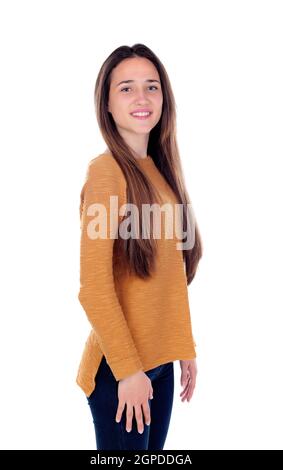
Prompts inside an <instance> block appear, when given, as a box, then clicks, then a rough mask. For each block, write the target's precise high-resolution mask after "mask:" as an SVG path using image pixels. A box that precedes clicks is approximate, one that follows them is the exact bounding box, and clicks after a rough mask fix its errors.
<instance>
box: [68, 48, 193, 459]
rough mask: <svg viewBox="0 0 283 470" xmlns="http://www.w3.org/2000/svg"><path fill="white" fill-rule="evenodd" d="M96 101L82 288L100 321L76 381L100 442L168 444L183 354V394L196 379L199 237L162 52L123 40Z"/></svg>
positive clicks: (85, 196)
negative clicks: (193, 313) (192, 294)
mask: <svg viewBox="0 0 283 470" xmlns="http://www.w3.org/2000/svg"><path fill="white" fill-rule="evenodd" d="M95 106H96V116H97V120H98V125H99V128H100V130H101V133H102V136H103V138H104V140H105V142H106V144H107V148H106V150H105V152H103V153H101V154H99V155H98V156H96V157H95V158H93V159H92V160H91V161H90V162H89V164H88V168H87V172H86V179H85V182H84V185H83V188H82V191H81V203H80V217H81V243H80V290H79V294H78V298H79V301H80V303H81V305H82V307H83V308H84V310H85V312H86V315H87V317H88V319H89V321H90V323H91V326H92V329H91V332H90V334H89V337H88V339H87V341H86V343H85V348H84V351H83V355H82V358H81V362H80V365H79V370H78V374H77V379H76V380H77V383H78V385H79V386H80V387H81V388H82V390H83V391H84V393H85V395H86V398H87V401H88V404H89V406H90V410H91V414H92V418H93V423H94V428H95V434H96V444H97V449H98V450H121V449H123V450H139V449H140V450H162V449H163V447H164V443H165V440H166V436H167V432H168V428H169V422H170V417H171V411H172V405H173V396H174V369H173V362H174V361H175V360H179V361H180V367H181V378H180V380H181V385H182V386H183V392H182V393H181V394H180V395H181V396H182V401H184V400H187V401H189V400H190V398H191V396H192V394H193V390H194V387H195V381H196V374H197V366H196V360H195V357H196V352H195V346H196V344H195V342H194V339H193V334H192V327H191V319H190V309H189V301H188V292H187V286H188V285H189V284H190V283H191V281H192V280H193V278H194V276H195V273H196V270H197V266H198V263H199V260H200V258H201V256H202V243H201V239H200V234H199V230H198V227H197V224H196V222H195V219H194V217H190V216H191V213H190V211H189V209H190V206H191V204H190V202H189V196H188V193H187V191H186V188H185V183H184V178H183V174H182V168H181V162H180V157H179V153H178V146H177V142H176V110H175V101H174V96H173V93H172V89H171V85H170V82H169V78H168V75H167V73H166V70H165V68H164V66H163V65H162V63H161V61H160V60H159V59H158V58H157V56H156V55H155V54H154V53H153V52H152V51H151V50H150V49H149V48H148V47H146V46H145V45H143V44H135V45H134V46H133V47H128V46H121V47H119V48H117V49H116V50H114V51H113V52H112V53H111V54H110V56H109V57H108V58H107V59H106V60H105V62H104V63H103V65H102V67H101V69H100V71H99V74H98V77H97V80H96V84H95ZM149 208H150V210H149ZM145 209H147V210H145ZM152 211H153V212H154V214H153V215H154V217H153V221H154V224H153V225H154V230H153V229H152V223H151V220H152V219H151V213H152ZM129 213H130V216H128V214H129ZM165 219H166V220H165ZM168 227H169V230H168ZM173 229H175V230H173ZM168 231H169V234H168ZM176 231H177V232H178V233H177V234H176V233H175V232H176ZM156 232H157V234H156ZM184 234H185V236H184ZM156 235H157V236H156ZM179 235H181V236H179Z"/></svg>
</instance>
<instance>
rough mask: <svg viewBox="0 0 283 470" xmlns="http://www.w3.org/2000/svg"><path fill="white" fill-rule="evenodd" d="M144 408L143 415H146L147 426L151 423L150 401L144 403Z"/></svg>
mask: <svg viewBox="0 0 283 470" xmlns="http://www.w3.org/2000/svg"><path fill="white" fill-rule="evenodd" d="M142 408H143V415H144V421H145V424H146V425H147V426H149V425H150V421H151V417H150V406H149V404H148V401H147V402H146V403H142Z"/></svg>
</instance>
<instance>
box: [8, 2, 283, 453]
mask: <svg viewBox="0 0 283 470" xmlns="http://www.w3.org/2000/svg"><path fill="white" fill-rule="evenodd" d="M282 16H283V15H282V2H280V1H272V0H268V1H260V0H257V1H251V0H244V1H243V0H237V1H227V0H225V1H210V0H209V1H201V0H198V1H175V2H169V1H164V0H163V1H162V2H161V1H158V2H156V1H155V2H153V1H148V0H144V1H143V2H140V3H135V2H133V1H127V0H124V1H122V2H116V1H115V2H114V1H109V0H108V1H107V2H96V1H70V0H69V1H62V0H56V1H51V0H49V1H28V0H26V1H25V2H20V1H2V2H1V7H0V18H1V19H0V44H1V64H0V65H1V75H0V80H1V86H0V94H1V96H0V101H1V106H0V113H1V116H0V119H1V122H0V125H1V139H0V146H1V148H0V152H1V173H0V174H1V181H0V189H1V219H2V224H1V263H0V265H1V296H0V302H1V305H0V312H1V325H0V335H1V336H0V346H1V350H0V358H1V400H0V415H1V419H0V426H1V429H0V431H1V444H0V445H1V448H2V449H95V435H94V429H93V423H92V418H91V415H90V410H89V408H88V404H87V402H86V398H85V396H84V394H83V392H82V390H81V389H80V388H79V387H78V385H77V384H76V383H75V378H76V373H77V368H78V364H79V360H80V357H81V354H82V350H83V346H84V342H85V340H86V338H87V335H88V333H89V331H90V325H89V323H88V320H87V318H86V316H85V313H84V311H83V309H82V307H81V306H80V304H79V302H78V299H77V294H78V289H79V237H80V226H79V196H80V190H81V187H82V184H83V181H84V177H85V172H86V166H87V164H88V162H89V160H90V159H92V158H94V157H95V156H96V155H98V154H99V152H101V151H104V148H105V144H104V142H103V140H102V138H101V136H100V134H99V131H98V126H97V123H96V118H95V113H94V104H93V92H94V83H95V79H96V76H97V73H98V71H99V68H100V66H101V64H102V62H103V61H104V60H105V59H106V57H107V56H108V55H109V54H110V53H111V52H112V51H113V50H114V49H116V48H117V47H119V46H121V45H130V46H131V45H133V44H134V43H137V42H142V43H144V44H146V45H147V46H148V47H150V48H151V49H152V50H153V51H154V52H155V53H156V54H157V55H158V56H159V58H160V59H161V61H162V62H163V64H164V66H165V68H166V70H167V72H168V74H169V77H170V80H171V83H172V87H173V91H174V94H175V98H176V102H177V119H178V121H177V126H178V135H177V137H178V143H179V148H180V152H181V158H182V162H183V168H184V172H185V178H186V183H187V188H188V192H189V195H190V197H191V200H192V204H193V207H194V211H195V214H196V217H197V220H198V223H199V227H200V231H201V235H202V240H203V245H204V254H203V259H202V260H201V262H200V264H199V269H198V272H197V275H196V278H195V280H194V281H193V283H192V284H191V286H190V287H189V296H190V307H191V316H192V322H193V331H194V336H195V340H196V343H197V354H198V362H197V363H198V369H199V372H198V377H197V386H196V389H195V393H194V395H193V398H192V400H191V402H190V403H187V402H181V400H180V398H179V393H180V392H181V390H182V388H181V385H180V371H179V369H180V366H179V362H178V361H177V362H175V363H174V366H175V401H174V408H173V415H172V419H171V425H170V429H169V433H168V437H167V441H166V446H165V449H260V448H263V449H276V448H277V449H278V448H281V449H282V419H283V413H282V397H283V386H282V358H283V357H282V335H283V333H282V326H283V322H282V314H283V308H282V306H283V302H282V271H283V269H282V266H283V264H282V261H283V259H282V239H283V233H282V157H283V152H282V150H283V143H282V124H283V111H282V110H283V93H282V83H283V73H282V57H283V55H282V45H283V30H282V21H283V18H282Z"/></svg>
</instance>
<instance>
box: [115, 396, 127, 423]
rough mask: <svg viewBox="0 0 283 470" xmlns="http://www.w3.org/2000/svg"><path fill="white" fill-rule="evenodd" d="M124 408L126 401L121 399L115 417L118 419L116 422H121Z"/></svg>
mask: <svg viewBox="0 0 283 470" xmlns="http://www.w3.org/2000/svg"><path fill="white" fill-rule="evenodd" d="M124 408H125V402H124V401H122V400H119V403H118V408H117V413H116V418H115V419H116V423H119V422H120V420H121V416H122V414H123V410H124Z"/></svg>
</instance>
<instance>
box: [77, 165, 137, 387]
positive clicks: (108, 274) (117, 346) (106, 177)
mask: <svg viewBox="0 0 283 470" xmlns="http://www.w3.org/2000/svg"><path fill="white" fill-rule="evenodd" d="M120 179H121V175H120V174H119V172H118V171H117V169H116V168H115V166H114V164H113V162H111V161H110V160H108V159H106V160H105V159H103V158H101V157H97V158H96V159H94V160H92V161H91V163H90V164H89V167H88V172H87V177H86V182H85V184H84V186H83V190H82V193H81V197H82V199H81V208H80V209H81V243H80V290H79V294H78V298H79V301H80V303H81V305H82V307H83V308H84V310H85V313H86V315H87V317H88V320H89V321H90V323H91V325H92V327H93V329H94V332H95V335H96V337H97V340H98V343H99V346H100V348H101V350H102V352H103V354H104V355H105V357H106V360H107V363H108V364H109V366H110V368H111V370H112V372H113V375H114V376H115V378H116V380H121V379H123V378H125V377H128V376H129V375H132V374H134V373H135V372H138V371H139V370H143V366H142V363H141V360H140V357H139V355H138V352H137V349H136V347H135V344H134V341H133V338H132V335H131V332H130V330H129V328H128V325H127V321H126V319H125V316H124V313H123V311H122V308H121V305H120V303H119V300H118V297H117V295H116V291H115V284H114V278H113V272H112V256H113V246H114V241H115V239H114V238H113V235H112V238H111V236H110V235H111V233H110V195H113V196H114V195H116V196H118V198H119V199H118V207H119V206H120V192H121V189H120V184H119V181H120ZM95 203H96V204H97V203H98V204H101V205H102V206H99V212H96V211H95V208H94V206H93V204H95ZM104 208H105V209H104ZM102 209H103V210H104V211H105V212H102ZM98 217H99V218H98ZM104 224H105V227H106V233H105V235H106V237H104V238H102V235H100V236H98V237H97V238H94V235H93V234H94V232H95V231H96V232H98V231H100V230H101V228H102V226H103V225H104ZM114 225H115V224H114ZM117 229H118V225H115V229H114V231H113V232H114V233H117Z"/></svg>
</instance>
